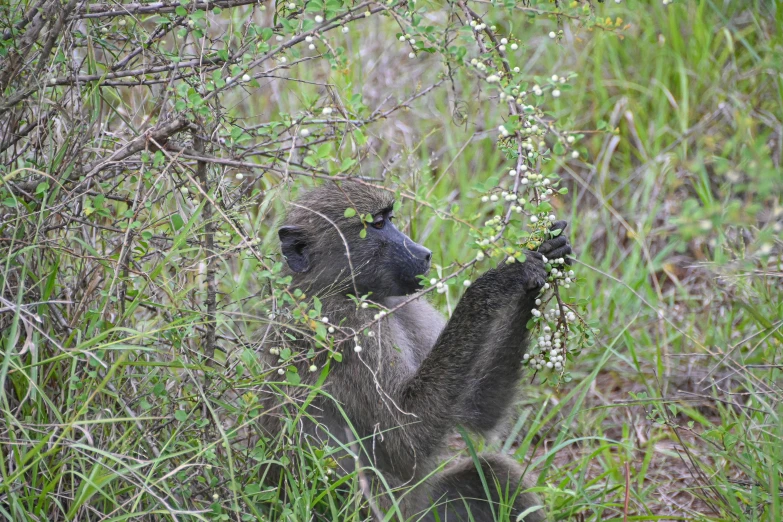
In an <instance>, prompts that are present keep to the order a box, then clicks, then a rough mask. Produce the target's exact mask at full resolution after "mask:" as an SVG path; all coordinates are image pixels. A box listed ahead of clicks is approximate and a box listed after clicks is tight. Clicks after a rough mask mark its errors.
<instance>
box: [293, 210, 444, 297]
mask: <svg viewBox="0 0 783 522" xmlns="http://www.w3.org/2000/svg"><path fill="white" fill-rule="evenodd" d="M344 206H345V205H339V206H338V207H337V208H343V207H344ZM371 214H372V216H373V220H372V222H369V223H363V222H362V221H361V219H359V218H358V216H357V217H352V218H349V219H345V218H344V217H343V216H342V215H334V216H326V217H328V218H329V219H328V221H329V222H330V223H331V224H330V225H329V226H318V227H317V230H313V229H315V228H316V226H317V225H323V223H322V221H323V222H325V220H322V218H321V217H319V216H313V217H311V219H312V220H313V221H310V224H311V226H310V227H306V226H298V225H286V226H283V227H282V228H281V229H280V230H279V236H280V241H281V244H282V249H283V255H284V256H285V258H286V261H287V262H288V267H289V268H290V269H291V270H292V271H293V272H294V273H296V274H302V276H301V278H302V282H303V284H307V285H309V286H310V288H311V291H312V290H316V291H318V290H320V289H323V288H327V287H330V286H332V285H334V284H335V283H337V284H339V285H340V286H342V287H345V288H346V289H347V292H348V293H351V294H353V293H357V294H358V295H360V296H361V295H365V294H371V296H372V298H373V299H380V298H383V297H390V296H401V295H408V294H411V293H413V292H415V291H416V290H418V289H419V288H421V285H420V278H419V276H422V275H425V274H426V273H427V272H428V271H429V269H430V259H431V258H432V252H430V251H429V250H428V249H426V248H424V247H423V246H421V245H419V244H417V243H415V242H414V241H412V240H411V239H410V238H409V237H408V236H406V235H405V234H404V233H402V232H401V231H400V230H399V229H398V228H397V227H396V226H395V225H394V223H393V219H394V215H393V213H392V208H391V206H388V207H387V208H384V209H381V210H378V211H375V212H372V213H371ZM322 215H323V214H322ZM324 216H325V215H324ZM335 225H336V226H337V227H338V228H339V231H340V232H339V233H338V231H337V230H336V229H335ZM363 229H366V235H365V237H364V238H362V237H361V236H360V234H361V231H362V230H363ZM351 267H353V275H354V277H353V278H351V277H350V274H351V270H350V269H351Z"/></svg>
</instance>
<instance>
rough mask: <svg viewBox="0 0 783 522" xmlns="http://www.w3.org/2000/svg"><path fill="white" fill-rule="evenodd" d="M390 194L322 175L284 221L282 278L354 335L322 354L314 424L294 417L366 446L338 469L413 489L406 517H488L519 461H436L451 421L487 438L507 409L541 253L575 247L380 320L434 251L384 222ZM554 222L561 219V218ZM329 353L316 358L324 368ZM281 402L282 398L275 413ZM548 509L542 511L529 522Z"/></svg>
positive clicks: (314, 429) (309, 431) (512, 484)
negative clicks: (453, 301) (323, 181)
mask: <svg viewBox="0 0 783 522" xmlns="http://www.w3.org/2000/svg"><path fill="white" fill-rule="evenodd" d="M393 204H394V199H393V195H391V194H390V193H388V192H386V191H383V190H379V189H376V188H373V187H370V186H367V185H365V184H362V183H360V182H344V183H342V185H340V186H338V185H337V184H334V183H332V184H327V185H324V186H322V187H320V188H317V189H314V190H312V191H310V192H308V193H306V194H305V195H303V196H302V197H300V198H299V200H298V201H297V202H295V203H293V204H292V206H291V208H290V210H289V212H288V214H287V217H286V219H285V221H284V223H283V226H282V227H281V228H280V229H279V238H280V242H281V245H282V252H283V255H284V257H285V259H286V261H287V265H288V268H287V271H288V274H290V275H291V277H292V282H291V288H298V289H301V290H302V291H303V292H305V293H306V294H308V295H317V296H318V297H319V299H320V302H321V303H322V309H321V315H322V316H325V317H326V318H327V319H328V321H329V323H330V324H333V325H335V327H336V328H339V331H338V332H337V333H336V334H335V336H336V337H337V338H339V337H340V335H343V336H345V335H346V334H355V337H352V338H351V339H350V341H349V342H347V343H344V344H343V345H342V347H341V348H340V351H341V353H342V361H341V362H339V363H338V362H335V361H332V362H331V367H330V372H329V374H328V377H327V378H326V382H325V383H324V386H323V390H324V394H325V395H326V394H328V395H329V396H330V398H329V399H327V398H326V397H325V396H319V397H318V399H316V400H314V401H313V402H312V403H310V405H309V407H308V410H307V411H308V415H311V416H312V418H314V419H316V420H317V423H315V422H312V421H308V420H303V421H301V423H302V424H301V432H302V433H304V434H305V436H307V437H313V438H314V439H316V444H320V443H321V442H330V441H331V445H332V447H334V446H335V444H334V442H335V441H339V442H340V444H341V446H343V447H346V448H351V447H357V445H358V444H361V447H362V448H363V451H357V452H356V453H360V454H357V455H354V456H353V457H354V458H349V457H350V456H349V455H346V459H339V460H340V462H339V466H340V467H342V468H343V469H344V471H346V472H347V471H351V470H352V469H355V466H356V463H355V461H354V459H360V461H361V463H362V464H363V465H370V466H372V468H373V469H374V470H378V471H379V472H380V474H382V475H383V479H384V481H385V483H386V484H388V485H389V486H391V487H392V488H399V490H398V491H400V492H404V491H405V488H406V487H413V489H412V490H410V491H409V492H408V493H407V494H404V495H401V494H399V493H397V498H398V499H399V498H400V497H402V500H401V501H399V504H398V505H399V506H400V507H401V510H402V513H403V515H404V516H405V517H406V518H410V517H413V518H412V519H413V520H450V521H454V520H475V521H477V522H482V521H490V520H494V516H493V512H494V513H495V514H497V513H498V512H499V510H500V506H499V505H498V504H497V503H498V502H500V501H501V498H510V497H513V495H514V493H516V492H517V491H519V490H524V489H526V488H527V487H529V486H526V485H520V480H521V477H522V475H523V470H522V468H521V467H520V466H519V465H518V464H517V463H516V462H515V461H514V460H513V459H511V458H509V457H507V456H505V455H500V454H480V455H479V459H478V461H479V462H480V464H481V465H480V468H481V469H480V471H479V469H478V468H479V467H478V466H476V465H475V464H474V461H473V459H471V458H464V460H452V461H451V462H450V463H448V464H446V465H445V466H443V469H442V470H438V466H439V465H440V464H441V461H442V460H443V459H444V457H446V456H448V451H447V449H446V446H447V442H448V438H449V437H450V436H451V435H452V434H454V433H455V429H456V427H457V426H463V427H464V428H466V429H468V430H470V431H472V432H475V433H478V434H489V433H491V432H492V431H493V430H494V429H497V428H498V426H499V425H500V424H501V423H502V421H503V420H504V417H505V416H506V414H507V413H508V412H509V410H510V408H511V405H512V402H513V400H514V396H515V389H516V386H517V383H518V382H519V380H520V378H521V376H522V366H521V359H522V356H523V354H524V352H525V350H526V347H527V345H528V332H527V329H526V324H527V322H528V320H529V319H530V318H531V316H532V314H531V310H533V308H534V307H535V300H536V298H537V297H538V295H539V292H540V289H541V288H542V286H543V285H544V283H545V280H546V277H547V272H546V270H545V268H544V263H543V261H542V255H541V254H544V255H546V256H547V257H551V258H557V257H566V256H567V255H568V254H570V253H571V247H570V245H569V243H568V240H567V239H566V237H565V235H564V234H560V235H558V236H557V237H554V238H551V239H549V240H547V241H545V242H544V243H543V244H542V245H541V246H540V248H539V249H538V252H526V261H525V262H524V263H511V264H507V263H502V264H501V266H499V267H498V268H494V269H491V270H488V271H487V272H486V273H485V274H484V275H482V276H481V277H479V278H478V279H477V280H476V281H475V282H473V284H472V285H471V286H470V287H468V288H467V290H466V291H465V294H464V296H463V297H462V299H461V300H460V301H459V303H458V305H457V306H456V308H455V309H454V313H453V315H452V317H451V319H450V320H449V321H446V320H445V319H444V318H443V316H442V315H441V314H440V313H439V312H437V311H436V310H435V309H434V308H433V307H432V306H431V305H430V304H429V303H428V302H427V301H426V300H425V299H424V298H418V299H415V300H412V301H411V302H409V303H407V304H405V305H404V306H402V307H401V308H399V309H398V310H396V311H394V312H393V313H388V314H385V315H384V314H382V315H381V316H378V315H377V314H378V313H379V308H380V310H388V309H393V308H395V307H396V306H398V305H399V304H401V303H403V302H404V301H405V300H407V299H410V298H408V297H406V296H408V295H410V294H412V293H414V292H415V291H416V290H417V289H419V288H420V279H419V278H418V276H422V275H424V274H426V273H427V272H428V270H429V268H430V258H431V252H430V251H429V250H427V249H426V248H424V247H423V246H421V245H418V244H416V243H415V242H413V241H412V240H411V239H410V238H408V237H407V236H406V235H405V234H404V233H402V232H401V231H400V230H398V229H397V228H396V226H395V225H394V223H393V222H392V219H393ZM346 208H353V209H355V210H356V214H355V215H352V213H350V212H349V213H346V212H345V210H346ZM346 215H351V217H345V216H346ZM368 215H369V216H371V217H372V219H371V221H368V220H367V216H368ZM553 228H559V229H563V228H565V222H558V223H556V224H555V225H554V226H553ZM362 230H366V235H365V236H364V237H363V238H361V237H360V234H361V231H362ZM362 235H364V234H362ZM349 296H355V297H360V298H361V297H362V296H366V298H367V300H368V301H370V302H371V303H373V305H372V306H368V307H366V308H364V307H362V306H360V305H359V303H358V301H357V300H356V299H355V298H353V299H352V298H351V297H349ZM373 321H375V323H374V325H373V326H372V327H371V328H370V329H368V330H363V327H364V326H365V325H367V324H369V323H371V322H373ZM294 336H296V337H297V340H296V341H293V344H294V345H295V346H296V345H297V343H299V347H300V348H302V349H303V353H304V352H305V351H307V349H308V347H310V346H312V344H311V343H310V342H308V341H307V339H305V338H302V336H301V333H300V334H296V333H295V334H294ZM287 342H288V344H289V345H290V344H291V343H292V341H287ZM357 345H358V346H360V347H361V349H359V348H356V346H357ZM265 357H267V359H266V361H267V362H268V363H269V364H270V365H271V366H275V365H277V364H278V359H277V356H275V355H272V354H269V353H268V351H266V352H265ZM325 357H326V356H325V355H323V356H321V359H317V360H316V363H317V364H318V367H319V368H320V367H321V366H322V365H323V364H325V363H326V361H325ZM309 364H310V363H309V362H305V363H303V366H302V368H300V370H299V374H300V375H301V376H302V380H303V382H305V383H313V382H315V381H316V379H317V376H318V373H317V372H315V373H309V372H307V370H306V368H307V365H309ZM287 400H288V401H291V400H292V399H291V398H290V397H289V398H287ZM293 400H294V401H295V399H293ZM290 405H291V402H289V403H288V406H290ZM285 408H286V404H282V405H281V404H278V405H277V411H280V410H285ZM341 410H342V412H344V414H343V413H342V412H341ZM270 411H271V409H270ZM292 411H293V412H294V414H295V412H296V410H292ZM294 416H295V415H292V416H291V417H292V418H293V417H294ZM345 417H347V419H348V420H349V421H350V423H348V422H346V420H345ZM300 418H301V416H300ZM274 419H275V417H274V416H273V415H269V416H268V418H267V420H266V421H265V422H266V424H265V425H264V427H265V428H266V429H267V430H269V433H270V434H272V435H274V434H275V433H279V429H280V428H279V424H275V420H274ZM349 426H350V427H351V428H349ZM481 475H483V477H484V480H482V477H481ZM376 482H377V481H376ZM484 484H487V486H488V488H485V486H484ZM376 485H377V484H376ZM414 486H415V487H414ZM487 489H488V490H489V492H487ZM498 491H500V492H501V493H502V496H501V495H499V494H498ZM487 493H489V495H490V496H491V500H492V502H489V501H488V500H487ZM375 502H376V503H377V505H378V506H381V508H379V509H388V508H389V506H390V505H391V504H390V503H389V501H388V500H384V496H383V495H379V496H378V498H377V499H376V500H375ZM537 504H538V501H537V499H536V497H535V496H534V495H532V494H529V493H524V492H523V493H519V494H518V495H516V498H515V500H514V501H513V505H512V506H506V508H505V509H506V511H505V512H506V513H509V512H510V513H511V514H512V515H511V516H512V520H515V516H516V515H517V514H519V513H521V512H523V511H524V510H526V509H527V508H529V507H530V506H531V505H537ZM468 511H469V512H470V515H468ZM436 513H437V514H436ZM469 516H472V518H469ZM495 516H496V515H495ZM545 519H546V515H545V514H544V512H543V511H542V510H539V511H533V512H532V513H529V514H528V515H527V516H526V519H525V520H527V521H528V522H530V521H541V520H545Z"/></svg>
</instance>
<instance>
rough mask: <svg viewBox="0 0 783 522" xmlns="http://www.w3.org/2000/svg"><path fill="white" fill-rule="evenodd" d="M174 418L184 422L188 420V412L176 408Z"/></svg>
mask: <svg viewBox="0 0 783 522" xmlns="http://www.w3.org/2000/svg"><path fill="white" fill-rule="evenodd" d="M174 418H175V419H177V420H178V421H180V422H185V421H186V420H188V412H186V411H185V410H177V411H175V412H174Z"/></svg>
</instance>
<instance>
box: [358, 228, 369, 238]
mask: <svg viewBox="0 0 783 522" xmlns="http://www.w3.org/2000/svg"><path fill="white" fill-rule="evenodd" d="M359 237H360V238H362V239H364V238H365V237H367V229H366V228H363V229H362V231H361V232H359Z"/></svg>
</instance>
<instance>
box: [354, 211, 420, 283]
mask: <svg viewBox="0 0 783 522" xmlns="http://www.w3.org/2000/svg"><path fill="white" fill-rule="evenodd" d="M393 219H394V215H393V213H392V210H391V208H388V209H384V210H381V211H379V212H377V213H375V214H374V215H373V221H372V223H369V224H368V226H367V235H366V237H365V239H364V240H361V239H359V240H356V241H354V242H353V244H354V246H353V251H354V255H356V257H357V259H356V261H358V265H357V264H356V261H354V263H355V264H354V267H355V268H357V269H356V272H357V274H358V275H357V277H356V284H357V286H358V287H359V288H358V289H359V291H360V292H362V291H363V292H364V293H367V292H372V295H373V296H374V297H376V298H377V297H389V296H398V295H407V294H411V293H413V292H415V291H416V290H418V289H420V288H421V285H420V278H419V276H422V275H425V274H426V273H427V272H428V271H429V269H430V260H431V259H432V252H430V251H429V250H428V249H427V248H425V247H423V246H421V245H419V244H418V243H416V242H414V241H413V240H412V239H411V238H409V237H408V236H406V235H405V234H404V233H403V232H401V231H400V230H399V229H398V228H397V227H396V226H395V225H394V222H393ZM359 267H360V268H359Z"/></svg>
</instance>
